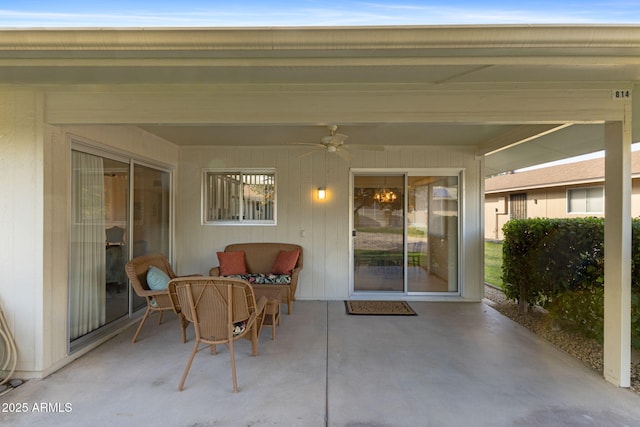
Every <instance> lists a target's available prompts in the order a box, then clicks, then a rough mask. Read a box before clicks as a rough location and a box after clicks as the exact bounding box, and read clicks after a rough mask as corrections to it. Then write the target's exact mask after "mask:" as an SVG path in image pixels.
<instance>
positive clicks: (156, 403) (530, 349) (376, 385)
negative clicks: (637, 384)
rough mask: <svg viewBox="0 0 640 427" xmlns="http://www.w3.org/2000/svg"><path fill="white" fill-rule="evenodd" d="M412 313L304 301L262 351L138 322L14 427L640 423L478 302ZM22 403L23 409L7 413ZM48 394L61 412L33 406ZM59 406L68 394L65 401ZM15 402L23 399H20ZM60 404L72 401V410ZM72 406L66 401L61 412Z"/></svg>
mask: <svg viewBox="0 0 640 427" xmlns="http://www.w3.org/2000/svg"><path fill="white" fill-rule="evenodd" d="M410 304H411V306H412V307H413V308H414V309H415V311H416V312H417V313H418V316H412V317H393V316H349V315H347V314H345V309H344V303H343V302H342V301H297V302H296V303H295V305H294V313H293V314H292V315H286V314H285V315H283V318H282V320H283V321H282V326H280V327H279V328H278V331H277V339H276V340H275V341H272V340H271V334H270V330H269V329H266V330H263V331H262V336H261V338H260V355H259V356H258V357H255V358H254V357H251V355H250V343H249V342H248V341H244V340H242V341H240V342H239V343H238V345H237V347H236V358H237V370H238V382H239V387H240V392H239V393H237V394H236V393H233V392H232V382H231V374H230V365H229V355H228V351H227V349H226V348H225V347H219V353H218V355H216V356H211V355H210V354H209V353H208V352H207V351H202V352H200V353H198V354H197V356H196V358H195V361H194V364H193V366H192V368H191V372H190V374H189V377H188V378H187V382H186V384H185V389H184V391H182V392H179V391H178V390H177V386H178V383H179V381H180V378H181V375H182V371H183V369H184V366H185V363H186V361H187V358H188V356H189V353H190V351H191V347H192V345H193V329H192V328H189V329H188V338H189V339H190V341H188V342H187V343H186V344H182V343H181V342H180V333H179V328H178V324H177V320H176V319H175V318H174V316H171V317H168V318H167V320H166V321H165V322H163V324H162V325H161V326H160V327H158V326H157V323H156V322H155V319H152V320H154V321H152V322H150V323H148V324H147V325H145V327H144V329H143V331H142V333H141V336H140V341H139V342H138V343H137V344H131V342H130V339H131V337H132V335H133V333H134V330H135V328H134V327H131V328H129V329H127V330H126V331H125V332H124V333H122V334H120V335H118V336H116V337H115V338H113V339H111V340H110V341H108V342H107V343H105V344H103V345H102V346H100V347H98V348H97V349H95V350H94V351H92V352H90V353H89V354H87V355H85V356H83V357H82V358H80V359H78V360H77V361H75V362H73V363H72V364H70V365H68V366H67V367H65V368H63V369H61V370H59V371H58V372H56V373H54V374H53V375H51V376H49V377H48V378H45V379H43V380H30V381H27V382H26V383H25V384H24V385H22V386H20V387H18V388H16V389H14V390H12V391H10V392H9V393H7V394H6V395H4V396H3V397H0V402H2V408H1V409H2V412H3V413H0V424H2V425H11V426H40V425H42V426H44V425H47V426H48V425H56V426H146V425H158V426H274V425H277V426H305V427H306V426H325V425H328V426H433V427H438V426H492V427H496V426H525V427H526V426H637V425H640V397H639V396H638V395H636V394H635V393H633V392H631V391H629V390H626V389H620V388H617V387H615V386H613V385H611V384H609V383H607V382H605V380H604V379H603V378H602V376H601V375H600V373H598V372H595V371H593V370H592V369H591V368H588V367H586V366H585V365H583V364H582V363H581V362H579V361H578V360H576V359H574V358H572V357H571V356H569V355H567V354H566V353H564V352H562V351H561V350H558V349H556V348H555V347H553V346H552V345H551V344H549V343H548V342H546V341H544V340H543V339H541V338H539V337H537V336H536V335H534V334H533V333H531V332H529V331H528V330H526V329H525V328H523V327H522V326H520V325H518V324H517V323H514V322H513V321H511V320H510V319H508V318H506V317H504V316H502V315H501V314H500V313H498V312H496V311H495V310H493V309H492V308H490V307H488V306H487V305H485V304H483V303H434V302H411V303H410ZM8 403H13V404H15V403H25V404H26V405H25V406H26V407H27V408H28V410H27V412H26V413H15V412H13V413H12V412H11V411H9V412H7V409H9V408H10V405H7V404H8ZM41 403H45V404H48V406H49V407H50V408H55V407H56V404H57V407H58V408H59V409H60V408H61V410H60V411H58V412H54V413H51V412H34V411H33V406H34V405H36V406H38V407H39V405H40V404H41ZM65 404H69V405H67V406H66V407H65ZM13 407H14V408H15V405H13ZM65 408H66V409H65ZM65 410H66V411H65Z"/></svg>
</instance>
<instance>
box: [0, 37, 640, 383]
mask: <svg viewBox="0 0 640 427" xmlns="http://www.w3.org/2000/svg"><path fill="white" fill-rule="evenodd" d="M639 53H640V27H634V26H610V27H608V26H567V27H564V26H539V27H537V26H530V25H523V26H486V27H482V26H461V27H450V26H436V27H413V26H412V27H371V28H368V27H356V28H341V27H333V28H249V29H239V28H227V29H215V28H214V29H201V28H199V29H195V28H188V29H176V28H174V29H162V28H155V29H154V28H144V29H108V28H100V29H86V28H85V29H55V30H51V29H26V30H16V29H6V30H0V150H1V151H0V183H1V184H2V185H1V186H0V200H1V205H0V206H1V207H0V234H1V235H2V239H0V271H2V279H0V306H2V310H3V312H4V313H5V315H6V317H7V319H8V323H9V328H10V330H11V332H12V335H13V336H14V337H15V339H16V341H17V347H18V356H19V360H18V366H17V373H18V375H20V376H22V377H25V378H28V377H42V376H46V375H48V374H50V373H52V372H54V371H55V370H57V369H59V368H61V367H62V366H64V365H65V364H67V363H70V362H71V361H72V360H74V359H75V358H77V357H79V356H81V355H82V354H84V353H86V352H88V351H90V350H92V349H93V348H95V347H96V346H98V345H100V344H101V343H103V342H104V341H105V340H107V339H109V338H110V337H112V336H114V335H115V334H118V333H121V332H122V331H123V330H124V329H125V328H127V327H128V326H130V325H131V324H132V323H134V322H135V321H136V319H137V318H139V316H140V314H141V313H140V310H139V308H140V305H141V304H140V299H139V298H137V297H135V296H134V295H133V294H132V293H131V290H130V289H129V288H128V287H126V286H123V285H125V284H122V283H119V282H121V281H122V279H121V277H120V275H119V274H117V273H118V269H119V268H120V267H119V265H121V264H122V262H123V261H124V260H126V259H129V258H131V257H132V256H136V255H139V254H144V253H149V252H163V253H165V254H166V255H167V256H168V257H169V258H170V260H171V262H172V264H173V266H174V267H175V269H176V272H177V273H178V274H189V273H201V274H206V273H207V272H208V271H209V269H210V268H211V267H212V266H215V265H217V258H216V252H217V251H220V250H222V249H223V248H224V247H225V246H226V245H228V244H230V243H239V242H273V241H279V242H285V243H296V244H299V245H301V246H302V247H303V250H304V268H303V270H302V272H301V275H300V278H299V282H298V294H297V298H298V299H300V300H303V299H316V300H317V299H321V300H344V299H404V300H413V301H448V302H472V303H477V302H480V301H481V300H482V297H483V292H484V280H483V277H484V275H483V251H482V248H483V242H484V224H483V201H484V194H483V189H484V178H485V176H487V175H489V174H493V173H499V172H503V171H507V170H514V169H518V168H522V167H526V166H531V165H532V164H533V163H532V162H533V161H535V162H536V163H541V162H543V161H551V160H557V159H558V158H559V157H569V156H574V155H579V154H584V153H587V152H592V151H596V150H597V149H601V148H602V147H603V146H604V147H605V148H607V152H608V153H610V155H609V157H608V159H607V160H608V162H609V163H610V164H612V165H613V167H612V168H610V169H609V170H608V171H607V177H606V179H607V182H608V183H613V184H614V185H613V186H612V187H611V188H612V192H613V193H614V194H615V195H616V196H617V197H616V198H611V199H610V200H613V201H615V200H623V199H624V198H626V197H630V193H629V191H628V188H626V187H625V186H618V185H617V183H618V182H623V181H624V180H625V179H627V178H628V176H626V175H627V174H626V172H625V171H628V168H626V165H627V164H628V163H629V156H630V145H631V139H632V133H634V134H635V136H636V137H640V120H638V119H637V118H636V117H634V118H633V119H634V120H632V114H631V113H632V111H633V110H636V111H638V110H640V106H638V104H637V101H636V100H634V99H633V98H632V95H631V94H632V93H633V90H634V89H637V88H640V81H639V80H640V79H639V78H638V76H640V63H639V62H638V60H637V59H638V54H639ZM636 116H637V117H640V114H638V115H636ZM327 125H338V128H337V129H335V128H333V127H332V126H327ZM336 130H337V132H336ZM344 135H346V136H348V139H347V140H346V145H344V146H342V145H340V143H341V142H344ZM577 135H579V137H578V136H577ZM638 139H640V138H638ZM323 141H324V142H325V143H326V145H322V144H321V142H323ZM575 141H579V142H580V143H579V144H578V143H576V142H575ZM300 143H303V144H300ZM304 143H306V144H304ZM318 144H320V146H318ZM559 153H562V154H559ZM532 154H533V155H532ZM319 190H324V193H325V195H326V197H325V198H320V197H318V194H319ZM607 218H612V219H613V221H611V222H608V223H607V225H606V228H607V230H606V232H607V233H608V235H609V236H612V237H613V238H614V239H613V240H612V242H614V243H613V244H611V245H610V246H608V247H607V259H606V260H605V264H606V268H605V271H606V274H608V275H614V276H611V277H608V278H607V279H608V280H607V290H611V291H612V292H611V294H610V295H609V293H607V295H606V296H605V301H606V305H605V317H606V321H607V324H608V328H607V331H606V336H605V343H609V344H608V345H607V346H606V347H605V376H606V377H607V379H608V380H609V381H611V382H613V383H615V384H619V385H623V386H628V385H629V378H628V377H629V372H630V369H629V368H630V367H629V364H628V363H627V361H626V359H625V355H626V354H627V351H628V350H629V349H630V344H629V342H628V339H629V336H628V335H629V334H627V333H625V331H628V329H625V328H627V326H628V325H627V323H626V322H625V319H626V318H628V316H629V313H628V310H627V308H628V307H630V303H629V301H630V292H628V290H625V288H624V284H625V280H624V274H625V272H626V271H627V270H629V271H630V267H629V263H630V260H629V259H628V257H625V256H620V254H621V253H623V252H624V250H625V248H627V247H628V246H630V242H629V240H628V233H627V232H626V230H627V228H626V227H630V220H629V221H627V218H628V213H627V212H626V211H625V204H623V203H611V204H609V205H607ZM408 223H409V225H410V227H405V226H404V225H405V224H408ZM114 227H118V228H120V229H124V230H125V232H124V236H122V237H120V236H118V237H109V236H108V235H107V230H113V229H114ZM115 230H116V231H119V230H118V229H117V228H116V229H115ZM114 234H115V233H114ZM616 245H617V246H616ZM609 254H611V256H609ZM356 258H357V260H358V262H356ZM432 279H433V280H432ZM294 315H295V313H294ZM292 317H293V316H292ZM287 320H288V319H287ZM292 321H293V319H292ZM285 323H286V321H285ZM143 333H144V331H143ZM416 336H419V330H416ZM609 338H614V339H609ZM136 345H144V344H142V343H140V344H136ZM115 357H119V356H118V355H116V356H115ZM479 368H481V367H479Z"/></svg>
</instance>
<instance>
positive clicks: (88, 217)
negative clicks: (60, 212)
mask: <svg viewBox="0 0 640 427" xmlns="http://www.w3.org/2000/svg"><path fill="white" fill-rule="evenodd" d="M72 169H73V173H72V177H71V181H72V184H71V188H72V191H71V205H72V212H71V216H72V221H71V247H70V254H69V255H70V256H69V259H70V262H69V340H70V341H74V340H76V339H77V338H79V337H82V336H84V335H86V334H88V333H90V332H92V331H94V330H96V329H98V328H100V327H102V326H104V325H105V324H107V323H109V322H111V321H113V320H115V319H118V318H121V317H124V316H126V315H127V314H128V313H129V298H128V295H129V294H128V287H127V278H126V274H125V272H124V266H125V263H126V262H127V260H128V258H129V253H128V246H127V239H126V232H127V230H128V227H127V224H128V217H129V210H128V207H129V193H128V192H129V164H128V163H125V162H123V161H119V160H115V159H111V158H106V157H102V156H99V155H95V154H89V153H84V152H81V151H75V150H74V151H73V152H72Z"/></svg>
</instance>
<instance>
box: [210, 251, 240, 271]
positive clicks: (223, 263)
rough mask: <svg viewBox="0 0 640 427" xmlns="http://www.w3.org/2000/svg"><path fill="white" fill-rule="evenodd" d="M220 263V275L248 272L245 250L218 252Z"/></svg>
mask: <svg viewBox="0 0 640 427" xmlns="http://www.w3.org/2000/svg"><path fill="white" fill-rule="evenodd" d="M217 254H218V262H219V263H220V275H221V276H231V275H234V274H247V265H246V263H245V261H244V251H235V252H217Z"/></svg>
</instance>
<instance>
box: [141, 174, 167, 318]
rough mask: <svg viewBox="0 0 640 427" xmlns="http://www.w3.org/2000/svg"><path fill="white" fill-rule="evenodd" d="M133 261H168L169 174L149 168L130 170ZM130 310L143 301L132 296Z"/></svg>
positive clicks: (142, 304) (142, 303)
mask: <svg viewBox="0 0 640 427" xmlns="http://www.w3.org/2000/svg"><path fill="white" fill-rule="evenodd" d="M133 171H134V172H133V175H134V180H133V225H132V230H133V233H132V240H131V247H132V252H133V257H138V256H141V255H147V254H151V253H161V254H164V255H165V256H166V257H167V258H170V256H169V254H170V253H171V245H170V232H169V230H170V227H169V225H170V212H171V210H170V208H171V203H170V184H171V174H170V173H169V172H168V171H163V170H160V169H156V168H153V167H150V166H145V165H141V164H134V166H133ZM132 300H133V309H134V310H136V309H138V308H141V307H143V306H144V305H145V300H144V298H140V297H138V296H137V295H136V294H135V293H134V294H133V295H132Z"/></svg>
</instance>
